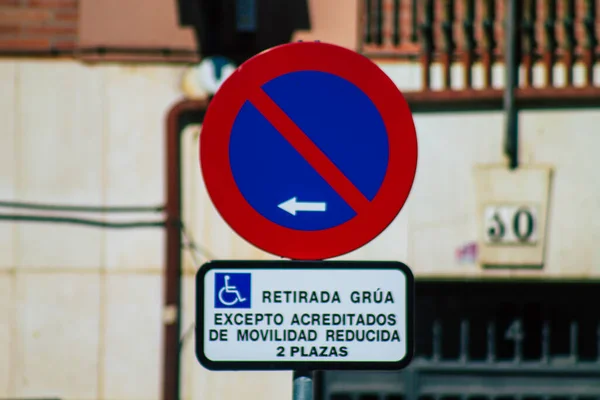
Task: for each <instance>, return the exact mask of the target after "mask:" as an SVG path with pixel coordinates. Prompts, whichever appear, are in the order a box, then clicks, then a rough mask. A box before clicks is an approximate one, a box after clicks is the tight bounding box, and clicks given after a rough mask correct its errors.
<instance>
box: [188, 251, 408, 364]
mask: <svg viewBox="0 0 600 400" xmlns="http://www.w3.org/2000/svg"><path fill="white" fill-rule="evenodd" d="M236 268H239V269H271V268H272V269H364V270H373V269H394V270H400V271H402V272H403V273H404V275H405V277H406V336H407V337H406V342H407V344H406V355H405V356H404V358H403V359H401V360H398V361H386V362H377V361H365V362H362V361H352V362H343V361H312V360H311V361H213V360H210V359H209V358H208V357H206V355H205V354H204V349H203V343H204V329H203V327H202V324H203V323H204V278H205V277H206V274H207V273H208V272H209V271H211V270H214V269H229V270H231V269H236ZM414 307H415V282H414V276H413V273H412V271H411V270H410V268H409V267H408V266H407V265H406V264H404V263H402V262H399V261H289V260H281V261H279V260H273V261H271V260H269V261H256V260H253V261H242V260H219V261H210V262H207V263H206V264H204V265H202V267H201V268H200V269H199V270H198V272H197V273H196V329H195V331H196V340H195V347H196V349H195V353H196V358H197V360H198V361H199V362H200V364H201V365H202V366H203V367H204V368H206V369H208V370H211V371H294V370H304V371H325V370H330V371H331V370H338V371H348V370H381V371H396V370H401V369H404V368H405V367H407V366H408V365H409V364H410V362H411V361H412V359H413V356H414V342H415V337H414V336H415V315H414V314H415V313H414Z"/></svg>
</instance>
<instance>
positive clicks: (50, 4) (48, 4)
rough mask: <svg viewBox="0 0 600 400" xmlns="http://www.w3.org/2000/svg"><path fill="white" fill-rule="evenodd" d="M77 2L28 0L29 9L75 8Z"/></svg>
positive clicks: (69, 0) (71, 0)
mask: <svg viewBox="0 0 600 400" xmlns="http://www.w3.org/2000/svg"><path fill="white" fill-rule="evenodd" d="M77 3H78V2H77V0H29V5H30V6H31V7H38V8H73V9H75V8H77Z"/></svg>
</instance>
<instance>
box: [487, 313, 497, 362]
mask: <svg viewBox="0 0 600 400" xmlns="http://www.w3.org/2000/svg"><path fill="white" fill-rule="evenodd" d="M495 360H496V324H495V323H494V321H490V322H488V326H487V361H488V362H489V363H492V362H494V361H495Z"/></svg>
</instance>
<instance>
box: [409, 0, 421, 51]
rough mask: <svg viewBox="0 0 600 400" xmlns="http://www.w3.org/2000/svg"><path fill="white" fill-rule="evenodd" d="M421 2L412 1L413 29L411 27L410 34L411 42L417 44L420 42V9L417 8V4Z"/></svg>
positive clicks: (417, 0)
mask: <svg viewBox="0 0 600 400" xmlns="http://www.w3.org/2000/svg"><path fill="white" fill-rule="evenodd" d="M418 2H419V0H411V3H412V4H411V14H412V27H411V34H410V40H411V42H413V43H416V42H418V41H419V37H418V35H419V32H418V31H419V15H418V14H419V9H418V7H417V3H418Z"/></svg>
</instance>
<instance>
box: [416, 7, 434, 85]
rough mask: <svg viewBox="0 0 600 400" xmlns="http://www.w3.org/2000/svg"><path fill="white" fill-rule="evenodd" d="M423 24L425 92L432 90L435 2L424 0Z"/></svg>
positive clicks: (422, 66)
mask: <svg viewBox="0 0 600 400" xmlns="http://www.w3.org/2000/svg"><path fill="white" fill-rule="evenodd" d="M419 4H423V24H422V25H421V39H422V41H423V45H422V48H421V68H422V69H423V90H424V91H428V90H429V89H431V58H432V53H433V18H434V13H433V9H434V7H433V0H422V3H419Z"/></svg>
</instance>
